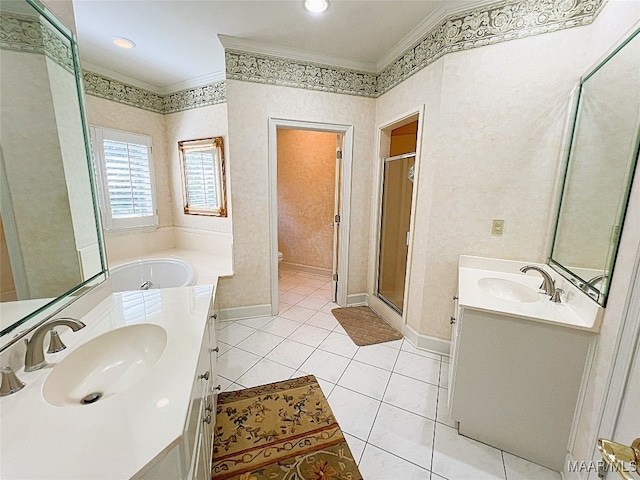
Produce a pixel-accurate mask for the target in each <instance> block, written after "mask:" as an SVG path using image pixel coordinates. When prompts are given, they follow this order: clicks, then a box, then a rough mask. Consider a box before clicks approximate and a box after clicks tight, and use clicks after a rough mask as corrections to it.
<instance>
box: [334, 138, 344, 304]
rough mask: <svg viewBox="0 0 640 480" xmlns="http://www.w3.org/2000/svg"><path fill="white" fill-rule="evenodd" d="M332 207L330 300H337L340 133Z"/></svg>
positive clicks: (340, 176) (340, 169)
mask: <svg viewBox="0 0 640 480" xmlns="http://www.w3.org/2000/svg"><path fill="white" fill-rule="evenodd" d="M335 177H336V180H335V187H334V190H333V191H334V208H333V272H332V274H331V282H332V283H331V301H333V302H336V303H337V301H338V266H339V263H338V251H339V244H340V188H341V183H340V182H341V181H342V135H340V134H338V135H336V173H335Z"/></svg>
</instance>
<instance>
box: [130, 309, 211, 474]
mask: <svg viewBox="0 0 640 480" xmlns="http://www.w3.org/2000/svg"><path fill="white" fill-rule="evenodd" d="M214 300H215V297H214V298H213V299H212V301H211V305H210V307H209V312H208V314H207V318H208V321H207V325H206V328H205V332H204V336H203V338H202V344H201V346H200V355H199V357H198V364H197V367H196V370H195V373H194V375H193V386H192V389H191V398H190V404H189V410H188V413H187V418H186V421H185V426H184V433H183V435H182V436H181V437H180V439H179V440H178V441H177V442H176V443H175V444H174V445H173V447H172V448H171V449H170V450H169V451H168V452H167V453H166V454H163V455H161V456H160V457H159V458H157V459H156V460H155V461H154V462H152V464H153V465H152V466H150V468H148V469H145V470H146V471H145V473H144V474H143V475H142V476H140V477H137V478H141V479H145V480H157V479H159V478H162V479H163V480H166V479H175V480H185V479H188V480H204V479H209V478H211V461H212V455H213V438H212V435H213V427H214V424H215V418H216V400H217V395H218V392H219V389H220V387H219V385H215V384H214V382H215V378H216V374H215V371H216V361H217V339H216V329H215V325H214V322H215V320H216V318H217V315H218V312H217V309H216V308H215V306H214Z"/></svg>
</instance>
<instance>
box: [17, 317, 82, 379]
mask: <svg viewBox="0 0 640 480" xmlns="http://www.w3.org/2000/svg"><path fill="white" fill-rule="evenodd" d="M59 325H64V326H67V327H69V328H71V330H73V331H74V332H77V331H78V330H80V329H81V328H84V327H85V324H84V323H82V322H81V321H80V320H76V319H75V318H71V317H60V318H55V319H53V320H49V321H48V322H45V323H43V324H42V325H40V327H38V329H37V330H36V331H35V332H34V333H33V335H32V336H31V340H27V341H26V343H27V354H26V355H25V358H24V371H25V372H33V371H35V370H39V369H41V368H42V367H44V366H45V365H46V364H47V362H46V360H45V359H44V337H45V336H46V335H47V332H49V331H50V330H51V329H52V328H55V327H57V326H59Z"/></svg>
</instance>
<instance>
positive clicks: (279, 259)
mask: <svg viewBox="0 0 640 480" xmlns="http://www.w3.org/2000/svg"><path fill="white" fill-rule="evenodd" d="M281 261H282V252H278V263H280V262H281Z"/></svg>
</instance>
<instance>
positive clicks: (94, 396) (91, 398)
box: [80, 392, 102, 405]
mask: <svg viewBox="0 0 640 480" xmlns="http://www.w3.org/2000/svg"><path fill="white" fill-rule="evenodd" d="M101 398H102V392H93V393H90V394H89V395H87V396H86V397H84V398H83V399H82V400H80V403H81V404H82V405H91V404H92V403H96V402H97V401H98V400H100V399H101Z"/></svg>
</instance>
